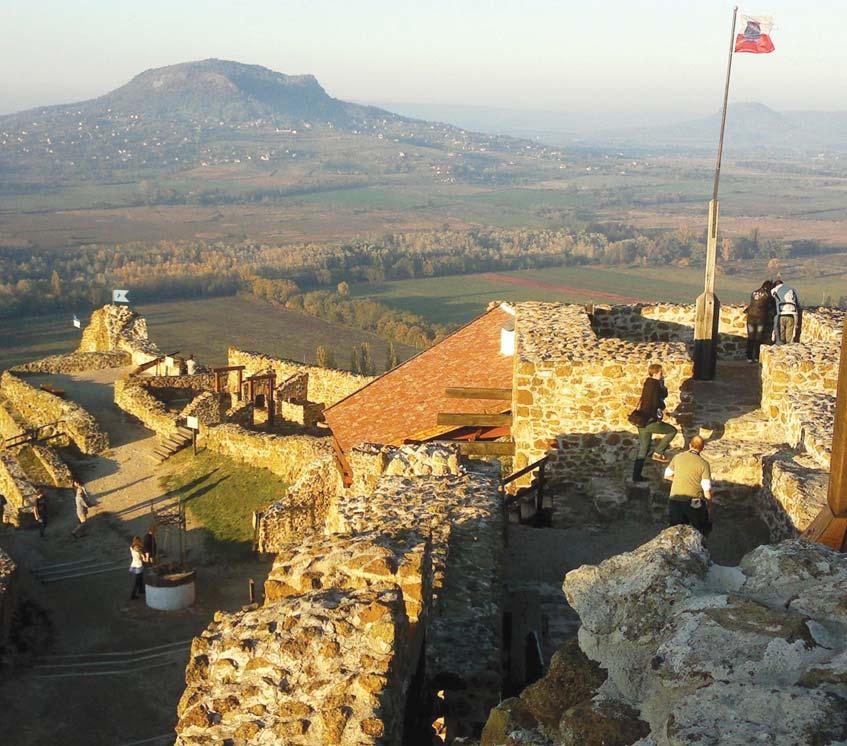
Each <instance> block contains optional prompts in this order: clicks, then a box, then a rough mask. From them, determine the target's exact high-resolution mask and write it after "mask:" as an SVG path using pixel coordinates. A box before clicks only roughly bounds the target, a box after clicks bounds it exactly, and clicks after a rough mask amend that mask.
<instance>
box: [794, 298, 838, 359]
mask: <svg viewBox="0 0 847 746" xmlns="http://www.w3.org/2000/svg"><path fill="white" fill-rule="evenodd" d="M845 316H847V311H844V310H843V309H839V308H827V307H825V306H819V307H817V308H806V309H804V310H803V331H802V336H801V342H803V343H809V342H829V343H830V344H834V345H835V346H836V349H837V348H838V346H839V345H840V344H841V334H842V330H843V329H844V318H845Z"/></svg>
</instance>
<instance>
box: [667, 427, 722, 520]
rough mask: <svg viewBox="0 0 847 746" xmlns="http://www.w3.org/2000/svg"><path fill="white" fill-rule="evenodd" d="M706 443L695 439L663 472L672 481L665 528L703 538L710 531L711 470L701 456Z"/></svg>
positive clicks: (697, 438) (701, 439)
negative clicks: (686, 529)
mask: <svg viewBox="0 0 847 746" xmlns="http://www.w3.org/2000/svg"><path fill="white" fill-rule="evenodd" d="M705 446H706V441H705V440H703V438H701V437H700V436H699V435H695V436H694V437H693V438H691V440H690V441H689V443H688V450H687V451H685V452H684V453H678V454H677V455H676V456H674V457H673V459H672V461H671V462H670V464H668V467H667V468H666V469H665V479H668V480H670V481H671V494H670V500H669V501H668V525H669V526H680V525H686V526H692V527H694V528H696V529H697V530H698V531H699V532H700V533H701V534H703V536H707V535H708V534H709V532H710V531H711V530H712V467H711V466H710V465H709V462H708V461H706V459H704V458H703V456H702V455H701V454H702V452H703V448H705Z"/></svg>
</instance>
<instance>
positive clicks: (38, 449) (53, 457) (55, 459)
mask: <svg viewBox="0 0 847 746" xmlns="http://www.w3.org/2000/svg"><path fill="white" fill-rule="evenodd" d="M26 447H27V448H28V449H29V451H30V453H32V455H33V456H34V457H35V459H36V461H37V462H38V464H39V465H40V466H41V468H42V469H43V470H44V473H45V474H46V475H47V477H48V478H49V480H50V486H51V487H59V488H70V487H72V486H73V475H72V474H71V470H70V469H69V468H68V465H67V464H66V463H65V462H64V461H62V459H61V458H59V454H58V453H56V451H54V450H53V449H52V448H50V447H49V446H43V445H38V444H36V443H31V444H29V445H28V446H26Z"/></svg>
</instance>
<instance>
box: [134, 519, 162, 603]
mask: <svg viewBox="0 0 847 746" xmlns="http://www.w3.org/2000/svg"><path fill="white" fill-rule="evenodd" d="M156 554H157V546H156V524H155V523H152V524H150V528H148V529H147V533H146V534H144V538H143V539H142V538H141V537H140V536H133V537H132V541H131V542H130V544H129V555H130V563H129V572H130V575H132V579H133V580H132V592H131V593H130V596H129V598H130V600H131V601H134V600H135V599H137V598H138V597H139V596H143V595H144V567H145V565H149V564H152V563H153V562H155V561H156Z"/></svg>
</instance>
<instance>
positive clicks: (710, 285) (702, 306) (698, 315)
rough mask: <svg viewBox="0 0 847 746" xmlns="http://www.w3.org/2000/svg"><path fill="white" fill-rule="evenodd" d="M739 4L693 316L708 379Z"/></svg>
mask: <svg viewBox="0 0 847 746" xmlns="http://www.w3.org/2000/svg"><path fill="white" fill-rule="evenodd" d="M737 17H738V6H737V5H736V6H735V7H734V8H733V9H732V28H731V30H730V32H729V58H728V60H727V63H726V83H725V84H724V91H723V113H722V114H721V133H720V137H719V138H718V156H717V159H716V160H715V179H714V182H713V184H712V201H711V202H709V226H708V231H707V233H706V279H705V283H704V285H705V286H704V288H703V294H702V295H700V296H699V297H698V298H697V304H696V307H695V311H694V314H695V317H694V318H695V320H694V377H695V378H697V379H699V380H701V381H711V380H712V379H713V378H714V377H715V369H716V367H717V360H718V349H717V345H718V325H719V322H720V309H721V304H720V301H719V300H718V298H717V296H716V295H715V265H716V263H717V255H718V252H717V244H718V183H719V182H720V177H721V158H722V157H723V138H724V133H725V131H726V108H727V103H728V101H729V79H730V74H731V73H732V55H733V53H734V51H735V20H736V18H737Z"/></svg>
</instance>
